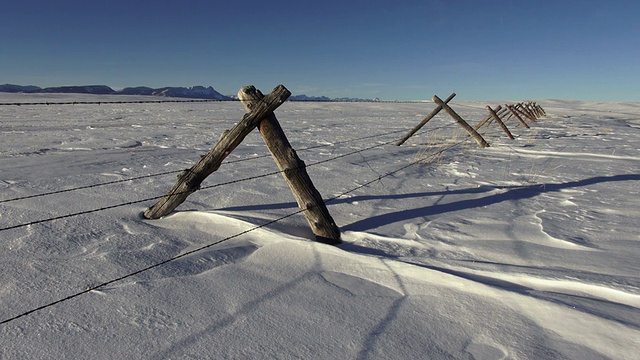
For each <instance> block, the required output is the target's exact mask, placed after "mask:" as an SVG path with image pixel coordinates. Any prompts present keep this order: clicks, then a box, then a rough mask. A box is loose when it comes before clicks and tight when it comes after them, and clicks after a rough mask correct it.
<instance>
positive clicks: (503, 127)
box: [487, 105, 513, 140]
mask: <svg viewBox="0 0 640 360" xmlns="http://www.w3.org/2000/svg"><path fill="white" fill-rule="evenodd" d="M487 111H489V114H490V115H491V117H493V119H494V120H495V121H496V122H497V123H498V125H500V127H501V128H502V131H504V133H505V134H507V137H508V138H509V139H511V140H513V135H512V134H511V132H510V131H509V129H508V128H507V126H506V125H505V124H504V123H503V122H502V120H500V117H499V116H498V114H496V112H495V110H493V109H492V108H491V106H489V105H487Z"/></svg>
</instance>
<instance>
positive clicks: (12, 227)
mask: <svg viewBox="0 0 640 360" xmlns="http://www.w3.org/2000/svg"><path fill="white" fill-rule="evenodd" d="M396 140H397V139H393V140H391V141H386V142H383V143H380V144H376V145H372V146H369V147H366V148H363V149H359V150H355V151H351V152H348V153H345V154H342V155H338V156H334V157H331V158H328V159H325V160H320V161H317V162H314V163H310V164H308V165H305V166H303V167H307V168H308V167H312V166H317V165H320V164H324V163H327V162H331V161H335V160H337V159H341V158H344V157H347V156H350V155H353V154H357V153H361V152H363V151H368V150H372V149H375V148H379V147H382V146H385V145H388V144H391V143H393V142H395V141H396ZM303 167H299V168H303ZM299 168H294V169H285V170H278V171H273V172H269V173H265V174H261V175H255V176H249V177H244V178H240V179H235V180H231V181H226V182H222V183H217V184H213V185H209V186H202V187H200V188H199V189H197V190H205V189H212V188H216V187H220V186H225V185H231V184H236V183H240V182H244V181H249V180H255V179H260V178H263V177H268V176H273V175H277V174H281V173H283V172H284V171H289V170H295V169H299ZM182 171H189V170H180V171H179V172H182ZM123 181H127V180H115V182H123ZM87 187H92V186H91V185H87ZM87 187H85V188H87ZM64 191H65V190H60V191H59V192H64ZM191 191H193V190H187V191H182V192H177V193H171V195H181V194H186V193H189V192H191ZM36 196H37V195H33V197H36ZM43 196H44V195H43ZM165 197H168V195H167V194H165V195H160V196H154V197H150V198H146V199H141V200H134V201H129V202H125V203H120V204H115V205H109V206H104V207H100V208H96V209H91V210H85V211H79V212H75V213H71V214H66V215H60V216H55V217H50V218H46V219H41V220H34V221H29V222H25V223H21V224H16V225H11V226H7V227H3V228H0V231H7V230H13V229H18V228H22V227H26V226H31V225H37V224H41V223H45V222H51V221H55V220H61V219H66V218H71V217H76V216H80V215H86V214H91V213H95V212H100V211H105V210H110V209H115V208H119V207H124V206H129V205H133V204H139V203H143V202H147V201H153V200H159V199H162V198H165ZM10 200H11V199H10Z"/></svg>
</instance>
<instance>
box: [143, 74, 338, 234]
mask: <svg viewBox="0 0 640 360" xmlns="http://www.w3.org/2000/svg"><path fill="white" fill-rule="evenodd" d="M289 96H291V92H290V91H289V90H287V88H285V87H284V86H283V85H278V86H277V87H276V88H275V89H273V91H272V92H271V93H270V94H268V95H267V96H264V95H262V93H261V92H260V91H259V90H257V89H256V88H255V87H253V86H245V87H243V88H241V89H240V91H239V92H238V97H239V98H240V99H241V100H242V102H243V104H244V105H245V107H246V108H247V109H248V111H249V112H248V113H246V114H245V115H244V117H243V118H242V120H241V121H240V122H239V123H237V124H236V125H235V126H234V127H233V128H231V129H230V130H228V131H226V132H225V133H224V135H223V136H222V138H220V140H219V141H218V143H217V144H216V145H215V146H214V147H213V149H211V151H209V152H208V153H207V154H206V155H205V156H203V157H201V158H200V160H199V161H198V162H197V163H196V164H195V165H193V166H192V167H191V168H190V169H188V170H185V171H184V172H183V173H182V174H181V175H180V176H178V181H176V183H175V185H174V186H173V187H172V188H171V189H170V190H169V191H168V192H167V194H165V195H164V196H163V197H162V198H161V199H160V200H159V201H158V202H157V203H156V204H154V205H153V206H151V207H150V208H148V209H147V210H146V211H145V212H144V217H145V218H147V219H158V218H161V217H163V216H165V215H167V214H169V213H171V212H172V211H173V210H174V209H175V208H176V207H178V206H179V205H180V204H181V203H182V202H184V201H185V200H186V199H187V197H188V196H189V195H190V194H192V193H193V192H195V191H196V190H198V188H199V187H200V184H201V183H202V181H203V180H204V179H205V178H206V177H207V176H209V175H210V174H211V173H213V172H214V171H216V170H218V168H219V167H220V165H221V164H222V161H223V160H224V159H225V158H226V157H227V156H228V155H229V154H230V153H231V152H232V151H233V150H234V149H235V148H236V147H237V146H238V145H239V144H240V143H241V142H242V140H244V138H245V137H246V136H247V135H248V134H249V133H250V132H251V131H253V129H255V128H256V127H258V128H259V130H260V133H261V134H262V136H263V138H264V141H265V143H266V144H267V147H268V148H269V151H270V152H271V154H272V156H273V158H274V160H275V161H276V163H277V165H278V167H279V168H280V170H281V171H282V173H283V176H284V178H285V180H286V181H287V183H288V184H289V187H290V188H291V191H292V192H293V194H294V196H295V198H296V201H297V202H298V205H299V206H300V209H301V210H303V212H304V214H305V216H306V217H307V221H308V223H309V225H310V227H311V230H312V231H313V233H314V234H315V236H316V241H318V242H322V243H326V244H331V245H337V244H339V243H340V242H341V240H340V230H339V229H338V227H337V226H336V224H335V222H334V221H333V219H332V218H331V215H329V211H328V210H327V207H326V206H325V204H324V201H323V200H322V196H321V195H320V193H319V192H318V190H316V188H315V187H314V186H313V183H312V182H311V179H310V178H309V175H308V174H307V171H306V168H305V164H304V162H302V160H300V159H299V158H298V156H297V154H296V152H295V150H293V148H292V147H291V145H290V144H289V141H288V140H287V138H286V136H285V135H284V131H283V130H282V128H281V127H280V124H279V123H278V120H277V119H276V117H275V115H274V114H273V111H274V110H275V109H276V108H278V107H279V106H280V105H282V103H284V102H285V101H286V100H287V99H288V98H289Z"/></svg>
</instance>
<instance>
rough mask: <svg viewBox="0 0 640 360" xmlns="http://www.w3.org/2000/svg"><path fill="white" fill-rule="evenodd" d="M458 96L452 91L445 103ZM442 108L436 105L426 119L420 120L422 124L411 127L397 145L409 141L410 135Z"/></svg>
mask: <svg viewBox="0 0 640 360" xmlns="http://www.w3.org/2000/svg"><path fill="white" fill-rule="evenodd" d="M455 96H456V93H452V94H451V95H449V97H448V98H447V99H446V100H445V101H444V103H445V104H446V103H448V102H449V101H451V99H453V98H454V97H455ZM440 110H442V106H440V105H438V107H436V108H435V109H433V111H432V112H431V113H430V114H429V115H427V117H425V118H424V120H422V121H421V122H420V124H418V125H417V126H416V127H414V128H413V129H411V131H409V132H408V133H407V134H406V135H405V136H404V137H402V139H400V140H398V142H397V143H396V146H400V145H402V144H404V142H405V141H407V140H408V139H409V138H410V137H412V136H413V134H415V133H416V132H417V131H418V130H420V129H421V128H422V127H423V126H424V125H425V124H426V123H427V122H429V120H431V119H432V118H433V117H434V116H436V115H438V113H439V112H440Z"/></svg>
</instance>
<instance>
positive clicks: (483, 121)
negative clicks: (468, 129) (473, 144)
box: [473, 105, 502, 131]
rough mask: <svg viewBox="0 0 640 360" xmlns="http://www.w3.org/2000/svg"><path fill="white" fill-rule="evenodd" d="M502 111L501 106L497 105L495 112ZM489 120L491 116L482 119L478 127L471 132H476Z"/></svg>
mask: <svg viewBox="0 0 640 360" xmlns="http://www.w3.org/2000/svg"><path fill="white" fill-rule="evenodd" d="M501 109H502V106H500V105H498V107H497V108H496V111H500V110H501ZM489 120H491V114H489V115H487V116H486V117H485V118H484V119H482V121H480V122H479V123H478V125H476V126H475V127H474V128H473V130H475V131H478V130H479V129H480V128H481V127H483V126H484V124H486V123H487V122H488V121H489Z"/></svg>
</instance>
